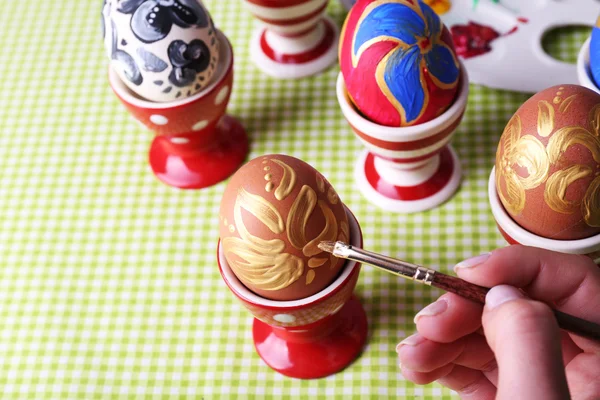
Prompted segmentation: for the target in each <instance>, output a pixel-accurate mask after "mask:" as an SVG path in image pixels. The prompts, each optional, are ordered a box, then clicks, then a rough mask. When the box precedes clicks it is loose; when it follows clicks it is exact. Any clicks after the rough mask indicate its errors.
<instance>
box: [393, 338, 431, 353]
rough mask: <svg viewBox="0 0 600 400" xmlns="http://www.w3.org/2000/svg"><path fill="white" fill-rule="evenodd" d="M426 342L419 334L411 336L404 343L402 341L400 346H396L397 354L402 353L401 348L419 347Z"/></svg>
mask: <svg viewBox="0 0 600 400" xmlns="http://www.w3.org/2000/svg"><path fill="white" fill-rule="evenodd" d="M424 341H425V338H424V337H423V336H421V335H419V334H418V333H415V334H414V335H410V336H409V337H407V338H406V339H404V340H403V341H401V342H400V343H398V345H397V346H396V353H397V352H398V351H400V347H402V346H404V345H406V346H418V345H419V344H421V343H423V342H424Z"/></svg>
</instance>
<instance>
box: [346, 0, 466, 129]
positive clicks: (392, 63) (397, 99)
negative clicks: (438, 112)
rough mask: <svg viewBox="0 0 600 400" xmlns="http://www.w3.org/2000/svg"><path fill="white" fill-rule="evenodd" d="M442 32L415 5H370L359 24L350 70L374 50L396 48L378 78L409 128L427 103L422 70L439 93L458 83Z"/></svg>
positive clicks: (404, 0)
mask: <svg viewBox="0 0 600 400" xmlns="http://www.w3.org/2000/svg"><path fill="white" fill-rule="evenodd" d="M443 26H444V25H443V23H442V21H441V20H440V18H439V17H438V16H437V14H436V13H435V12H434V11H433V10H432V9H431V8H430V7H429V6H427V5H426V4H423V3H422V2H420V1H417V0H414V1H411V0H378V1H374V2H373V3H372V4H370V5H369V6H367V7H366V8H365V10H364V12H363V15H362V16H361V17H360V20H359V22H358V24H357V27H356V30H355V35H354V38H353V44H352V63H353V65H354V67H356V66H357V65H358V61H359V60H360V57H361V55H362V54H363V53H364V52H365V51H366V50H367V49H369V48H370V47H371V46H373V45H374V44H376V43H380V42H389V41H392V42H396V43H397V46H396V47H395V48H394V49H393V50H392V51H391V52H389V53H388V54H387V55H386V56H385V57H384V58H383V59H382V60H381V62H380V64H379V65H378V66H377V71H376V77H377V83H378V85H379V87H380V88H381V90H382V91H383V93H384V94H385V96H386V97H387V98H388V100H389V101H390V102H391V103H392V104H393V105H394V107H395V108H396V109H397V110H398V112H399V113H400V115H401V117H402V119H403V120H404V121H406V123H407V124H411V123H412V122H414V121H416V120H417V119H418V118H419V117H420V116H421V115H422V114H423V112H424V111H425V109H426V108H427V105H428V103H429V91H428V88H427V83H426V81H425V78H424V76H423V73H424V69H427V71H428V73H429V76H430V77H431V79H432V81H433V83H434V84H435V85H436V86H437V87H439V88H441V89H451V88H453V87H455V86H456V85H457V83H458V78H459V65H458V61H457V60H456V56H455V55H454V51H453V50H452V49H451V48H450V47H448V45H447V44H446V43H444V42H443V41H442V40H441V35H442V31H443Z"/></svg>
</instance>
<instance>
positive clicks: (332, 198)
mask: <svg viewBox="0 0 600 400" xmlns="http://www.w3.org/2000/svg"><path fill="white" fill-rule="evenodd" d="M327 200H329V202H330V203H331V204H337V203H338V201H339V200H340V198H339V197H338V195H337V193H336V192H335V190H333V187H331V186H330V187H329V190H328V191H327Z"/></svg>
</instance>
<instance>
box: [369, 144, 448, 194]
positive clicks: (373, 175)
mask: <svg viewBox="0 0 600 400" xmlns="http://www.w3.org/2000/svg"><path fill="white" fill-rule="evenodd" d="M444 150H445V151H443V152H442V153H441V156H440V165H439V167H438V169H437V171H436V172H435V174H433V176H432V177H431V178H429V179H428V180H427V181H426V182H423V183H421V184H420V185H416V186H406V187H401V186H394V185H393V184H391V183H389V182H387V181H385V180H384V179H383V178H382V177H381V176H380V175H379V173H378V172H377V169H375V157H374V156H373V154H372V153H369V155H368V156H367V159H366V162H365V167H364V168H365V175H366V177H367V181H368V182H369V184H370V185H371V186H372V187H373V188H374V189H376V190H377V192H378V193H379V194H382V195H383V196H385V197H387V198H389V199H393V200H403V201H410V200H422V199H426V198H428V197H431V196H433V195H435V194H436V193H438V192H439V191H440V190H442V189H443V188H444V187H445V186H446V185H447V184H448V182H450V178H451V177H452V171H453V170H454V163H453V161H452V154H451V153H450V150H448V148H447V147H444Z"/></svg>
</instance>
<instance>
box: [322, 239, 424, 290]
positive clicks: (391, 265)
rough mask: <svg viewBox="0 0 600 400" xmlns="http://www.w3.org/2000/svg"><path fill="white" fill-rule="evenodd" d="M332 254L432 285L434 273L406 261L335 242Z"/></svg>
mask: <svg viewBox="0 0 600 400" xmlns="http://www.w3.org/2000/svg"><path fill="white" fill-rule="evenodd" d="M333 254H334V255H335V256H338V257H342V258H347V259H350V260H354V261H358V262H361V263H365V264H370V265H373V266H375V267H378V268H380V269H383V270H385V271H388V272H391V273H392V274H394V275H398V276H401V277H403V278H406V279H411V280H413V281H417V282H421V283H424V284H426V285H430V286H431V284H432V283H433V277H434V275H435V271H434V270H432V269H429V268H424V267H421V266H420V265H416V264H411V263H408V262H406V261H401V260H397V259H395V258H391V257H386V256H382V255H380V254H376V253H371V252H369V251H366V250H363V249H357V248H354V247H352V246H350V245H347V244H345V243H341V242H337V243H336V244H335V247H334V249H333Z"/></svg>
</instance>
